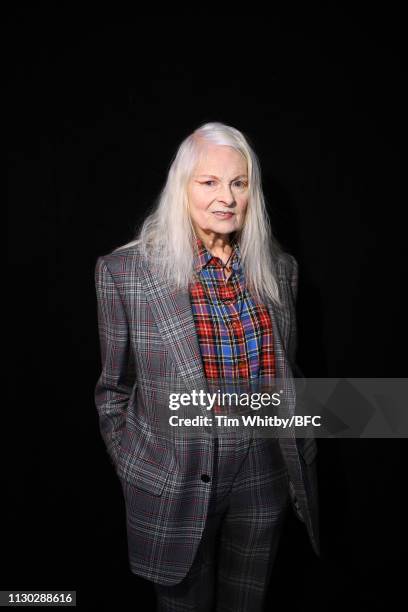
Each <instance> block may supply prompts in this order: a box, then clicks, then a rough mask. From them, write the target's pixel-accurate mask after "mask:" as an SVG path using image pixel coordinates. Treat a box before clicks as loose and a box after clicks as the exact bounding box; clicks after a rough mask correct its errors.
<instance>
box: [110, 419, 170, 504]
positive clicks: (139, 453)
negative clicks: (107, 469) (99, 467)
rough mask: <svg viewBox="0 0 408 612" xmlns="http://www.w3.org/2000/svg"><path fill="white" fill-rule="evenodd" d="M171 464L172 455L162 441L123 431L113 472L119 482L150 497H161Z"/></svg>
mask: <svg viewBox="0 0 408 612" xmlns="http://www.w3.org/2000/svg"><path fill="white" fill-rule="evenodd" d="M170 463H171V453H170V450H169V449H168V447H167V445H166V443H165V440H164V439H162V438H160V437H155V436H154V435H153V434H150V435H146V433H145V432H143V431H141V430H139V429H135V430H133V429H128V428H127V429H126V430H125V432H124V434H123V436H122V441H121V449H120V453H119V459H118V463H117V468H116V472H117V474H118V476H119V478H120V479H122V480H125V481H126V482H127V483H129V484H130V485H132V486H134V487H136V488H137V489H141V490H143V491H147V492H148V493H151V494H152V495H161V494H162V492H163V489H164V485H165V484H166V482H167V479H168V477H169V474H170Z"/></svg>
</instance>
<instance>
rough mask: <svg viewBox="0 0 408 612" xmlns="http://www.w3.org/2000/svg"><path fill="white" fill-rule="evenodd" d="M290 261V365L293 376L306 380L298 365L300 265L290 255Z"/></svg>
mask: <svg viewBox="0 0 408 612" xmlns="http://www.w3.org/2000/svg"><path fill="white" fill-rule="evenodd" d="M288 255H289V260H290V263H291V271H290V286H291V293H292V304H291V310H292V316H291V327H290V333H289V351H288V352H289V355H288V358H289V363H290V365H291V368H292V371H293V375H294V376H295V378H304V374H303V372H302V370H301V369H300V368H299V366H298V365H297V363H296V352H297V347H298V338H297V318H296V303H297V295H298V285H299V264H298V262H297V260H296V259H295V257H294V256H293V255H291V254H289V253H288Z"/></svg>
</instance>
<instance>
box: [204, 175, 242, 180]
mask: <svg viewBox="0 0 408 612" xmlns="http://www.w3.org/2000/svg"><path fill="white" fill-rule="evenodd" d="M204 176H207V177H209V178H215V179H217V178H219V177H218V176H215V175H214V174H198V175H197V176H196V178H200V177H204ZM237 178H247V175H246V174H238V176H235V177H234V178H233V179H231V180H233V181H235V179H237Z"/></svg>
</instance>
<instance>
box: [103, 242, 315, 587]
mask: <svg viewBox="0 0 408 612" xmlns="http://www.w3.org/2000/svg"><path fill="white" fill-rule="evenodd" d="M277 273H278V278H279V286H280V290H281V297H282V302H283V308H278V307H276V306H275V305H274V304H272V303H271V302H269V303H268V304H267V307H268V310H269V313H270V315H271V319H272V324H273V332H274V343H275V358H276V368H277V378H279V379H284V386H285V389H284V391H285V396H286V397H289V398H291V401H292V402H293V405H294V402H295V386H294V380H293V377H294V376H296V377H301V376H302V374H301V372H300V370H299V368H298V367H297V366H296V364H295V352H296V346H297V333H296V312H295V304H296V296H297V286H298V264H297V261H296V259H295V258H294V257H293V255H291V254H289V253H283V254H281V255H280V256H279V259H278V261H277ZM95 283H96V295H97V310H98V329H99V338H100V349H101V362H102V371H101V374H100V377H99V379H98V381H97V383H96V388H95V403H96V408H97V411H98V417H99V424H100V432H101V435H102V438H103V440H104V443H105V445H106V449H107V452H108V454H109V457H110V460H111V461H112V463H113V465H114V467H115V470H116V473H117V475H118V477H119V480H120V482H121V485H122V488H123V492H124V499H125V507H126V524H127V535H128V552H129V563H130V568H131V571H132V572H133V573H135V574H138V575H140V576H142V577H144V578H146V579H148V580H151V581H153V582H157V583H159V584H167V585H172V584H177V583H178V582H180V581H181V580H182V579H183V577H184V576H185V575H186V573H187V572H188V569H189V568H190V566H191V564H192V562H193V559H194V556H195V553H196V550H197V547H198V544H199V542H200V539H201V536H202V532H203V529H204V525H205V523H206V516H207V510H208V502H209V498H210V488H211V486H210V485H209V484H208V478H207V479H206V478H205V477H204V478H203V479H202V478H201V476H202V475H203V474H206V475H208V474H209V475H211V474H212V470H213V465H212V464H213V445H214V438H213V437H212V436H208V435H204V434H203V435H202V436H194V437H193V436H188V437H184V438H182V439H178V440H177V441H176V440H174V439H172V438H171V436H166V435H164V433H163V430H162V429H160V428H159V427H158V426H157V424H158V423H159V422H160V416H161V417H162V415H163V414H165V413H167V414H168V411H169V408H168V395H167V402H166V397H165V394H163V393H162V392H161V391H163V389H164V388H167V389H171V390H172V391H174V392H191V390H192V389H199V388H202V389H206V388H208V387H207V381H206V378H205V375H204V370H203V364H202V359H201V354H200V348H199V344H198V339H197V335H196V331H195V324H194V320H193V315H192V311H191V305H190V299H189V293H188V291H175V290H173V289H172V288H170V287H169V286H168V285H167V284H166V283H165V282H163V281H162V280H161V279H160V278H159V275H157V274H155V273H154V270H153V269H152V268H151V266H149V265H147V264H146V262H144V261H142V259H141V256H140V253H139V251H138V247H137V246H136V245H134V246H129V247H126V248H123V249H120V250H116V251H113V252H111V253H109V254H107V255H104V256H100V257H99V258H98V259H97V262H96V268H95ZM279 444H280V446H281V450H282V454H283V457H284V460H285V462H286V466H287V470H288V475H289V480H290V497H291V501H292V507H293V509H294V511H295V514H296V516H297V518H298V519H299V520H301V521H302V522H303V523H304V524H305V526H306V529H307V532H308V534H309V538H310V541H311V544H312V546H313V549H314V551H315V552H316V554H317V555H319V554H320V545H319V531H318V491H317V479H316V452H317V447H316V441H315V440H314V439H313V438H295V437H294V433H293V435H291V436H290V437H286V438H280V439H279ZM163 492H165V495H163ZM164 499H165V500H166V501H165V502H164V501H163V500H164Z"/></svg>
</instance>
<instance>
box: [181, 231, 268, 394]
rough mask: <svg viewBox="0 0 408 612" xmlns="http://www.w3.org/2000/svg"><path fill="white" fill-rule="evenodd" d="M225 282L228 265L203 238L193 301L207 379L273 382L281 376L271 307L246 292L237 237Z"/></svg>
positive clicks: (198, 241)
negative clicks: (277, 360) (278, 368)
mask: <svg viewBox="0 0 408 612" xmlns="http://www.w3.org/2000/svg"><path fill="white" fill-rule="evenodd" d="M231 246H232V249H233V252H232V254H231V258H230V261H229V265H231V267H232V273H231V275H230V276H229V278H228V280H225V276H224V270H223V266H224V264H223V262H222V260H221V259H220V258H219V257H214V256H213V255H212V254H211V253H210V252H209V251H208V250H207V249H206V247H205V245H204V243H203V241H202V240H201V239H200V238H198V237H197V238H196V240H195V244H194V270H195V273H196V278H197V280H196V281H195V282H193V283H192V284H191V285H190V301H191V306H192V311H193V317H194V321H195V325H196V331H197V336H198V342H199V346H200V350H201V355H202V359H203V365H204V372H205V376H206V378H207V380H209V381H220V382H224V381H225V382H232V383H236V382H238V383H240V382H241V381H242V382H246V383H248V382H256V383H259V381H260V380H261V379H262V382H263V383H264V382H265V381H267V383H268V384H273V382H274V380H275V376H276V371H275V354H274V347H273V332H272V322H271V319H270V316H269V312H268V309H267V308H266V307H265V306H263V305H260V304H256V303H255V301H254V300H253V298H252V297H251V295H250V293H249V291H248V289H247V288H246V283H245V276H244V272H243V268H242V265H241V257H240V249H239V244H238V241H237V240H236V238H233V239H232V241H231Z"/></svg>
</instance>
